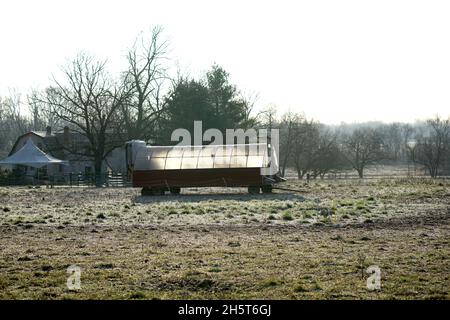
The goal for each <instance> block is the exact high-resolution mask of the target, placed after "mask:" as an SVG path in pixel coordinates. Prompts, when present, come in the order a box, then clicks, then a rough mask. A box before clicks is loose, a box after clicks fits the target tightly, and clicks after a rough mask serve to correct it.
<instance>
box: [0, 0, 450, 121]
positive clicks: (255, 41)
mask: <svg viewBox="0 0 450 320" xmlns="http://www.w3.org/2000/svg"><path fill="white" fill-rule="evenodd" d="M157 24H159V25H162V26H163V28H164V33H165V36H166V37H167V38H168V39H169V40H170V44H171V49H172V50H171V56H172V58H173V59H174V61H178V62H179V64H180V66H181V68H182V69H183V70H188V71H189V72H190V74H191V75H193V76H197V75H200V74H201V73H202V72H204V71H206V70H207V69H208V68H209V67H210V66H211V65H212V63H214V62H217V63H218V64H219V65H222V66H223V67H224V68H225V69H226V70H227V71H229V72H230V74H231V79H232V81H233V82H234V83H235V84H237V85H238V87H239V88H240V89H242V90H244V91H246V92H249V93H259V100H258V101H257V109H261V108H264V107H265V106H267V105H269V104H275V105H276V106H277V108H278V110H279V111H280V113H282V112H284V111H287V110H291V111H302V112H305V114H306V115H307V116H308V117H313V118H315V119H318V120H320V121H322V122H325V123H340V122H341V121H345V122H353V121H367V120H382V121H386V122H391V121H414V120H416V119H418V118H424V117H425V118H426V117H431V116H433V115H435V114H440V115H442V116H445V117H447V116H449V115H450V1H448V0H447V1H435V0H424V1H414V0H407V1H399V0H388V1H385V0H377V1H375V0H374V1H364V0H356V1H337V0H332V1H323V0H314V1H299V0H296V1H280V0H277V1H274V0H272V1H261V0H259V1H250V0H237V1H234V0H215V1H196V0H189V1H174V0H172V1H167V0H164V1H161V0H159V1H149V0H147V1H144V0H142V1H139V0H122V1H114V0H108V1H106V0H105V1H100V0H81V1H80V0H34V1H33V0H30V1H26V0H2V1H1V2H0V41H1V46H0V94H1V95H6V94H8V90H9V89H11V88H17V89H18V90H19V91H22V92H26V91H27V90H29V89H30V88H31V87H35V88H43V87H45V86H46V85H48V84H49V83H50V76H51V74H55V73H57V71H58V66H60V65H62V64H64V62H65V61H66V59H67V58H70V57H73V56H74V55H75V54H76V53H77V52H78V51H80V50H85V51H88V52H91V53H93V54H95V55H97V56H98V57H99V58H107V59H108V61H109V63H110V70H112V71H118V70H120V69H121V68H122V67H123V55H124V54H125V52H126V49H127V47H129V46H130V45H131V44H132V43H133V40H134V39H135V37H136V36H137V34H138V33H139V32H140V31H142V30H149V29H150V28H151V27H152V26H154V25H157Z"/></svg>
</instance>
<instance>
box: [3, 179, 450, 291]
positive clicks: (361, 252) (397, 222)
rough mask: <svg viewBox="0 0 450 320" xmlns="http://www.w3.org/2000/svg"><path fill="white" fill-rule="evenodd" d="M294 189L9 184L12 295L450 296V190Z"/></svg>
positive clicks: (401, 185) (6, 251)
mask: <svg viewBox="0 0 450 320" xmlns="http://www.w3.org/2000/svg"><path fill="white" fill-rule="evenodd" d="M284 186H285V187H292V188H296V189H301V190H302V192H301V193H299V194H291V193H288V192H285V191H276V193H274V194H272V195H259V196H258V195H248V194H247V193H246V190H243V189H198V190H197V189H189V190H186V191H184V192H183V194H182V195H180V196H160V197H141V196H140V195H139V194H140V193H139V190H138V189H131V188H129V189H95V188H54V189H47V188H43V187H42V188H28V187H11V188H0V298H2V299H24V298H26V299H87V298H94V299H97V298H98V299H105V298H113V299H153V298H158V299H171V298H183V299H186V298H187V299H191V298H192V299H194V298H208V299H209V298H225V299H228V298H236V299H240V298H249V299H269V298H272V299H366V298H368V299H384V298H387V299H422V298H424V299H449V298H450V225H449V222H450V219H449V218H450V182H449V181H431V180H407V179H391V180H378V181H375V180H372V181H369V182H368V181H366V182H365V181H358V180H352V181H332V182H328V181H317V182H311V183H310V184H309V185H306V184H303V183H301V182H298V181H296V180H292V181H289V182H288V183H286V184H285V185H284ZM70 265H77V266H79V267H81V270H82V274H81V290H79V291H70V290H68V289H67V287H66V280H67V277H68V274H67V273H66V270H67V267H68V266H70ZM370 265H377V266H379V267H380V269H381V289H380V290H376V291H371V290H368V289H367V287H366V281H367V278H368V277H369V275H368V274H366V273H365V270H366V268H367V267H368V266H370Z"/></svg>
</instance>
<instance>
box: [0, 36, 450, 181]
mask: <svg viewBox="0 0 450 320" xmlns="http://www.w3.org/2000/svg"><path fill="white" fill-rule="evenodd" d="M168 46H169V44H168V42H167V41H165V40H164V37H163V34H162V28H161V27H155V28H154V29H153V30H152V31H151V32H150V34H149V35H148V36H146V35H145V34H141V35H140V36H139V37H138V38H137V39H136V41H135V43H134V44H133V46H131V48H130V49H129V50H128V52H127V54H126V56H125V59H126V62H127V64H126V65H127V68H126V70H123V71H122V72H120V74H118V75H116V76H113V75H111V74H110V72H109V71H108V65H107V61H106V60H100V59H97V58H96V57H94V56H92V55H89V54H87V53H84V52H81V53H79V54H78V55H77V56H76V57H75V58H73V59H72V60H70V61H68V62H67V64H66V65H64V66H63V67H62V68H61V71H62V72H61V75H59V76H58V77H53V79H52V85H50V86H49V87H47V88H45V89H44V90H42V91H38V90H32V91H31V93H29V94H28V95H27V96H26V99H25V100H26V106H27V108H28V114H24V112H23V110H22V108H21V105H22V103H23V100H24V99H23V97H21V96H20V94H19V93H17V92H14V91H13V92H11V94H10V96H9V97H5V98H0V128H1V129H0V150H1V151H3V155H5V153H7V152H9V150H10V149H11V147H12V144H13V143H14V142H15V140H16V139H17V137H18V136H19V135H21V134H23V133H25V132H27V131H30V130H45V128H46V127H47V126H51V127H52V128H62V127H65V126H68V127H69V128H70V129H71V130H72V131H73V132H77V133H78V134H79V135H81V136H82V137H84V139H85V140H86V145H87V147H86V148H83V149H82V150H80V149H79V148H78V149H75V148H74V149H71V150H69V151H70V152H72V153H78V154H80V155H83V156H86V157H89V158H91V159H92V160H93V162H94V169H95V172H100V171H101V164H102V162H103V160H104V159H105V158H106V156H107V155H108V154H109V153H110V152H111V150H113V149H114V148H116V147H120V146H123V144H124V142H126V141H129V140H132V139H139V140H145V141H147V142H150V143H152V144H170V143H173V142H172V141H170V138H171V133H172V131H173V130H174V129H177V128H185V129H188V130H189V131H190V132H192V131H193V124H194V120H201V121H202V122H203V129H204V130H206V129H208V128H217V129H219V130H221V131H222V132H224V131H225V129H236V128H242V129H249V128H261V127H265V128H278V129H279V130H280V167H281V173H282V174H283V175H284V174H285V173H286V169H287V168H288V167H289V168H294V169H295V170H296V172H297V175H298V177H299V178H304V177H305V176H311V177H313V178H314V177H323V176H324V175H325V174H327V173H330V172H336V171H341V170H347V169H353V170H355V171H356V172H357V173H358V175H359V176H360V177H363V176H364V170H365V169H366V168H367V166H368V165H371V164H377V163H386V162H402V161H403V162H404V161H413V162H415V163H417V164H420V165H422V166H424V167H425V168H426V169H427V170H428V172H429V174H430V176H432V177H436V176H438V175H439V174H441V172H442V170H445V169H447V168H448V164H449V161H450V160H449V159H450V156H449V154H450V148H449V141H450V120H448V119H447V120H445V119H440V118H439V117H436V118H434V119H430V120H427V121H424V122H421V123H416V124H401V123H394V124H380V123H379V124H360V125H341V126H329V125H324V124H321V123H320V122H318V121H314V120H311V119H307V118H306V117H305V115H303V114H300V113H292V112H288V113H286V114H283V115H281V116H280V117H278V116H277V114H276V110H275V108H267V109H265V110H264V111H262V112H259V113H257V114H254V112H253V106H254V103H255V99H254V98H251V97H248V96H245V95H244V94H243V93H242V92H241V91H240V90H239V89H238V88H237V87H236V86H235V85H233V84H232V83H231V81H230V77H229V73H228V72H227V71H226V70H224V69H223V68H222V67H220V66H219V65H217V64H214V65H213V66H212V67H211V68H210V70H208V71H207V72H205V74H204V75H203V76H202V77H200V78H198V79H196V78H193V77H191V76H189V75H180V74H179V73H178V74H177V75H176V76H171V75H170V72H169V67H170V63H171V62H170V61H171V60H170V59H169V57H168V51H169V50H168ZM65 147H67V148H71V146H65Z"/></svg>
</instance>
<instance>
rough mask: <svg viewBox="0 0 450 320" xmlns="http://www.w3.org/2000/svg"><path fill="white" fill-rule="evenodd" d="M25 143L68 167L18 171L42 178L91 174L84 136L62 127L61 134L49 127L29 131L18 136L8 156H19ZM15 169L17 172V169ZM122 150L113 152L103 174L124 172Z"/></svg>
mask: <svg viewBox="0 0 450 320" xmlns="http://www.w3.org/2000/svg"><path fill="white" fill-rule="evenodd" d="M28 140H31V141H32V142H33V143H34V144H35V145H36V146H37V147H38V148H39V149H40V150H42V151H43V152H45V153H46V154H48V155H50V156H52V157H54V158H57V159H61V160H66V161H67V165H65V164H64V165H63V164H60V165H56V166H55V165H48V166H44V167H42V168H40V169H36V168H34V167H31V166H21V170H22V171H23V172H24V173H25V174H26V175H27V176H32V175H34V174H37V172H38V171H40V173H41V174H42V175H48V176H61V177H63V176H66V175H68V174H70V173H75V174H80V173H81V174H93V173H94V163H93V160H92V159H91V158H90V157H88V156H86V154H87V148H88V146H89V143H88V141H87V139H86V137H84V136H83V135H81V134H80V133H78V132H75V131H73V130H70V129H69V127H67V126H66V127H64V129H63V130H61V131H56V132H53V131H52V128H51V127H50V126H48V127H47V128H46V131H29V132H27V133H25V134H23V135H21V136H19V137H18V138H17V140H16V142H15V143H14V146H13V147H12V149H11V151H10V153H9V155H8V156H11V155H13V154H15V153H16V152H18V151H19V150H20V149H21V148H22V147H23V146H25V144H26V143H27V141H28ZM16 169H17V168H16ZM125 170H126V167H125V150H124V148H122V147H119V148H116V149H114V150H112V151H111V152H110V153H109V154H108V156H107V157H106V159H105V160H104V162H103V165H102V173H107V172H125Z"/></svg>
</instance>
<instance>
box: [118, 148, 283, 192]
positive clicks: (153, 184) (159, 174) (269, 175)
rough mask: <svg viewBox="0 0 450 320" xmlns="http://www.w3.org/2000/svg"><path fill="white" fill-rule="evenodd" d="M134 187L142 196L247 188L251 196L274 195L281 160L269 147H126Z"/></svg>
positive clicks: (278, 179) (280, 179)
mask: <svg viewBox="0 0 450 320" xmlns="http://www.w3.org/2000/svg"><path fill="white" fill-rule="evenodd" d="M126 161H127V168H128V172H129V174H130V175H131V179H132V185H133V187H142V195H163V194H164V193H165V192H166V191H170V193H172V194H179V193H180V191H181V188H188V187H248V191H249V193H252V194H256V193H260V191H262V192H263V193H270V192H272V187H273V185H274V184H275V183H277V182H280V181H283V180H284V179H283V178H281V177H280V176H279V174H278V160H277V157H276V154H275V152H274V150H272V148H271V147H270V145H267V144H235V145H205V146H147V145H146V143H145V142H144V141H137V140H133V141H130V142H127V144H126Z"/></svg>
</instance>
